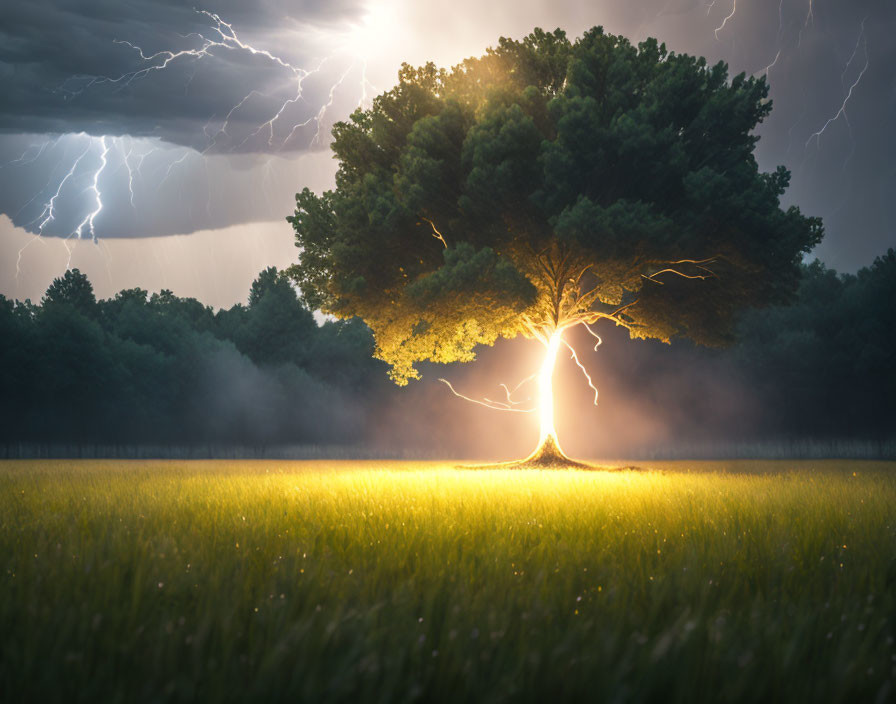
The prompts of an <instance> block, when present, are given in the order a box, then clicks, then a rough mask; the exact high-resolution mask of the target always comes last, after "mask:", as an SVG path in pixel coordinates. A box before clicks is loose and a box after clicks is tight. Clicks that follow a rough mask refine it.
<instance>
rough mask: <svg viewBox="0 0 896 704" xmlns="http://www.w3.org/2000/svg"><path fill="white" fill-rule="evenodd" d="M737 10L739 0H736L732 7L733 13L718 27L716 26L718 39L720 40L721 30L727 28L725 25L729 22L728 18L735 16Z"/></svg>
mask: <svg viewBox="0 0 896 704" xmlns="http://www.w3.org/2000/svg"><path fill="white" fill-rule="evenodd" d="M711 7H712V6H710V9H711ZM736 12H737V0H734V3H733V5H732V7H731V14H729V15H728V16H727V17H726V18H725V19H723V20H722V24H720V25H719V26H718V27H716V30H715V35H716V40H718V38H719V32H721V31H722V30H723V29H724V28H725V25H726V24H728V20H730V19H731V18H732V17H734V15H735V13H736Z"/></svg>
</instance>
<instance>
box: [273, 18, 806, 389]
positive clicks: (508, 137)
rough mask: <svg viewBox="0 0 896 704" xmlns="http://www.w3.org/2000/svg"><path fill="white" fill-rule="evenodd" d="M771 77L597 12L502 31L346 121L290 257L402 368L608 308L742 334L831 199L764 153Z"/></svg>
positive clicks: (327, 302) (704, 339) (779, 285)
mask: <svg viewBox="0 0 896 704" xmlns="http://www.w3.org/2000/svg"><path fill="white" fill-rule="evenodd" d="M767 95H768V86H767V84H766V83H765V80H764V79H763V78H759V79H756V78H747V77H745V76H744V75H743V74H740V75H738V76H735V77H733V78H732V79H731V80H730V81H729V78H728V72H727V67H726V66H725V64H723V63H719V64H716V65H715V66H712V67H709V66H707V65H706V62H705V60H704V59H702V58H699V59H698V58H694V57H691V56H687V55H683V54H676V53H674V52H669V51H667V50H666V48H665V46H662V45H658V44H657V42H656V41H655V40H652V39H651V40H647V41H645V42H643V43H641V44H639V45H638V46H637V47H635V46H632V45H631V44H630V43H629V42H628V41H627V40H626V39H624V38H622V37H616V36H613V35H608V34H605V33H604V32H603V30H602V29H601V28H600V27H597V28H594V29H592V30H590V31H588V32H586V33H585V34H584V35H583V36H582V37H581V38H580V39H577V40H576V41H575V42H570V41H569V40H568V39H567V38H566V36H565V34H564V33H563V32H562V31H560V30H557V31H555V32H553V33H546V32H544V31H542V30H536V31H535V32H533V33H532V34H531V35H529V36H528V37H526V38H525V39H523V40H522V41H513V40H509V39H501V40H500V42H499V44H498V46H497V47H496V48H494V49H490V50H489V51H488V52H487V53H486V55H485V56H482V57H480V58H471V59H467V60H466V61H464V62H463V63H462V64H460V65H458V66H456V67H455V68H453V69H452V70H450V71H447V70H444V69H438V68H436V67H435V66H434V65H433V64H427V65H426V66H423V67H420V68H412V67H410V66H407V65H405V66H403V68H402V69H401V71H400V73H399V81H398V84H397V85H396V86H395V87H394V88H393V89H392V90H390V91H387V92H386V93H383V94H382V95H380V96H378V97H377V98H375V100H374V102H373V106H372V107H371V108H370V109H369V110H366V111H365V110H360V109H359V110H357V111H356V112H355V113H353V114H352V116H351V118H350V120H349V121H347V122H342V123H339V124H337V125H336V126H335V127H334V130H333V136H334V141H333V151H334V153H335V156H336V157H337V158H338V160H339V170H338V173H337V177H336V189H335V190H333V191H328V192H326V193H324V194H323V195H321V196H317V195H315V194H313V193H312V192H310V191H309V190H308V189H305V190H304V191H302V192H301V193H299V194H297V196H296V211H295V214H294V215H293V216H291V217H290V218H288V220H289V221H290V222H291V223H292V224H293V226H294V228H295V231H296V241H297V245H298V246H300V247H301V248H302V257H301V261H300V263H299V264H297V265H296V266H294V267H293V268H292V269H291V271H290V273H291V275H292V276H293V277H294V279H295V280H296V282H297V283H298V285H299V287H300V288H301V289H302V291H303V292H304V294H305V296H306V299H307V300H308V301H309V303H310V305H311V306H312V307H320V308H322V309H323V310H325V311H327V312H329V313H332V314H334V315H336V316H338V317H353V316H358V317H361V318H362V319H363V320H364V321H365V322H366V323H367V324H368V325H369V326H370V327H371V329H372V330H373V333H374V335H375V339H376V345H377V346H376V354H377V356H378V357H379V358H380V359H383V360H385V361H386V362H388V363H389V364H390V365H391V376H392V378H393V379H394V380H395V381H396V382H397V383H399V384H404V383H407V381H408V380H409V379H412V378H416V377H417V376H418V373H417V371H416V370H415V368H414V364H415V363H417V362H419V361H421V360H433V361H439V362H445V361H467V360H469V359H472V357H473V354H474V348H475V347H476V345H479V344H491V343H493V342H494V341H495V340H496V339H497V338H498V337H500V336H504V337H514V336H515V335H517V334H520V333H523V334H526V335H529V336H534V337H538V338H544V337H547V336H549V335H550V334H551V332H552V331H554V330H557V329H563V328H565V327H569V326H572V325H575V324H578V323H580V322H594V321H596V320H599V319H602V318H607V319H609V320H611V321H613V322H615V323H616V324H618V325H623V326H624V327H626V328H627V329H628V330H629V332H630V334H631V335H632V336H633V337H641V338H647V337H651V338H658V339H661V340H664V341H668V340H670V339H671V338H673V337H674V336H685V337H688V338H691V339H693V340H695V341H697V342H700V343H703V344H723V343H727V342H730V341H731V340H732V331H733V326H734V322H735V320H736V316H737V314H738V313H739V312H740V311H741V310H742V309H743V308H744V307H747V306H756V307H761V306H765V305H768V304H771V303H780V302H783V301H785V300H787V298H788V296H789V295H790V294H791V293H792V292H793V290H794V287H795V284H796V281H797V279H798V277H799V263H800V257H801V254H802V253H804V252H807V251H808V250H809V249H811V247H812V246H814V245H815V244H817V242H818V241H819V239H820V237H821V234H822V229H821V223H820V221H819V220H818V219H815V218H807V217H804V216H803V215H802V214H801V213H800V212H799V210H798V209H797V208H796V207H791V208H788V209H787V210H782V209H781V207H780V197H781V195H782V194H783V192H784V190H785V188H786V187H787V184H788V181H789V174H788V172H787V171H786V169H784V168H783V167H779V168H778V169H777V170H776V171H774V172H773V173H770V174H766V173H760V172H759V169H758V166H757V163H756V160H755V158H754V156H753V150H754V147H755V145H756V141H757V139H758V137H756V136H755V135H754V134H753V129H754V128H755V127H756V125H757V124H758V123H759V122H761V121H762V120H763V119H764V118H765V117H766V116H767V115H768V114H769V111H770V110H771V103H770V101H769V100H768V98H767Z"/></svg>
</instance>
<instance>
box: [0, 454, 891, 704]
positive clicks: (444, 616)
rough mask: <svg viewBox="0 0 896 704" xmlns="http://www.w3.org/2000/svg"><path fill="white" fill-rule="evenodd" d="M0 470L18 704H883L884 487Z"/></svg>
mask: <svg viewBox="0 0 896 704" xmlns="http://www.w3.org/2000/svg"><path fill="white" fill-rule="evenodd" d="M657 468H658V469H660V470H662V471H657V472H640V473H639V472H616V473H588V472H552V473H549V474H547V473H544V472H509V471H495V472H485V473H483V472H458V471H456V470H455V469H452V468H445V467H438V466H435V465H431V464H430V465H413V464H408V463H392V464H389V463H338V464H334V465H331V466H327V465H321V464H320V463H282V462H278V463H272V462H255V463H252V462H220V463H177V462H170V463H161V462H149V463H111V462H71V461H69V462H34V463H32V462H29V463H18V462H8V463H3V464H2V465H0V517H2V518H0V623H2V624H3V628H2V629H0V691H2V692H3V693H4V697H3V698H4V699H5V700H8V701H40V702H55V701H65V702H79V701H84V702H96V701H128V702H133V703H135V704H138V703H140V702H182V701H216V702H229V701H239V702H245V701H299V702H316V701H327V702H352V704H358V703H365V702H399V701H400V702H469V701H488V702H502V701H514V702H543V701H545V700H556V699H559V700H562V701H589V702H590V701H595V699H599V700H606V701H633V702H656V701H662V702H666V701H669V702H718V701H732V702H733V701H736V702H769V701H793V702H809V701H827V702H855V701H860V702H873V701H888V700H890V699H891V698H892V697H891V695H892V691H893V690H892V677H893V673H892V668H893V658H894V656H896V646H894V641H893V635H894V629H896V620H894V614H896V591H894V588H893V580H894V577H896V573H894V565H893V555H894V554H896V467H894V466H893V464H885V465H881V464H877V463H861V462H846V463H829V462H827V463H815V462H808V463H799V464H796V465H794V464H792V463H782V462H760V463H757V462H739V463H727V464H707V463H701V464H699V465H694V464H691V463H660V464H659V465H658V466H657Z"/></svg>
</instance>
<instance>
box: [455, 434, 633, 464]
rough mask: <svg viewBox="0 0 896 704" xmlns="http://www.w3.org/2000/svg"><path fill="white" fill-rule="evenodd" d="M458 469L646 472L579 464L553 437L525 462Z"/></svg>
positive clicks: (514, 461) (518, 461)
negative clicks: (564, 452) (567, 454)
mask: <svg viewBox="0 0 896 704" xmlns="http://www.w3.org/2000/svg"><path fill="white" fill-rule="evenodd" d="M458 469H581V470H585V471H602V472H621V471H635V472H641V471H644V468H643V467H638V466H636V465H626V466H624V467H607V466H602V465H596V464H588V463H586V462H577V461H576V460H574V459H570V458H569V457H567V456H566V455H565V454H563V451H562V450H561V449H560V447H559V446H558V445H557V442H556V440H555V439H554V438H553V437H550V436H549V437H548V438H547V439H546V440H545V441H544V443H542V445H541V446H540V447H539V448H538V449H537V450H536V451H535V452H533V453H532V454H531V455H529V456H528V457H527V458H526V459H524V460H513V461H510V462H496V463H494V464H478V465H458Z"/></svg>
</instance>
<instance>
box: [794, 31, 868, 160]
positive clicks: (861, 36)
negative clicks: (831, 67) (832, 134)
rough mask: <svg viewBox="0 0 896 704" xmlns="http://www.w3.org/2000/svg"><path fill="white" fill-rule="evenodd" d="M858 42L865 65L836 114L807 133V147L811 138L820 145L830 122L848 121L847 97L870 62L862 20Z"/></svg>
mask: <svg viewBox="0 0 896 704" xmlns="http://www.w3.org/2000/svg"><path fill="white" fill-rule="evenodd" d="M859 42H861V43H862V45H863V47H864V53H865V65H864V66H863V67H862V70H861V71H859V75H858V76H857V77H856V80H855V81H854V82H853V84H852V85H851V86H850V87H849V91H847V93H846V96H845V97H844V98H843V102H842V103H841V104H840V109H839V110H838V111H837V112H836V114H835V115H834V116H833V117H831V118H830V119H829V120H828V121H827V122H825V123H824V125H822V126H821V129H820V130H818V131H817V132H813V133H812V134H811V135H809V139H807V140H806V147H807V148H808V146H809V143H810V142H811V141H812V140H813V139H814V140H815V145H816V147H820V146H821V135H823V134H824V132H825V130H826V129H827V128H828V127H829V126H830V125H831V124H832V123H834V122H836V121H837V120H839V119H840V118H841V117H843V118H844V119H845V120H846V121H847V123H848V122H849V118H848V117H847V116H846V106H847V104H848V103H849V99H850V98H851V97H852V94H853V92H854V91H855V89H856V88H857V87H858V85H859V83H861V81H862V77H863V76H864V75H865V72H866V71H867V70H868V65H869V63H870V62H869V59H868V41H867V39H865V21H864V20H862V26H861V29H860V32H859ZM856 50H858V46H857V47H856ZM853 58H854V56H853V57H850V60H849V63H852V60H853ZM849 63H847V66H846V69H844V72H843V74H844V75H845V74H846V70H848V69H849Z"/></svg>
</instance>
